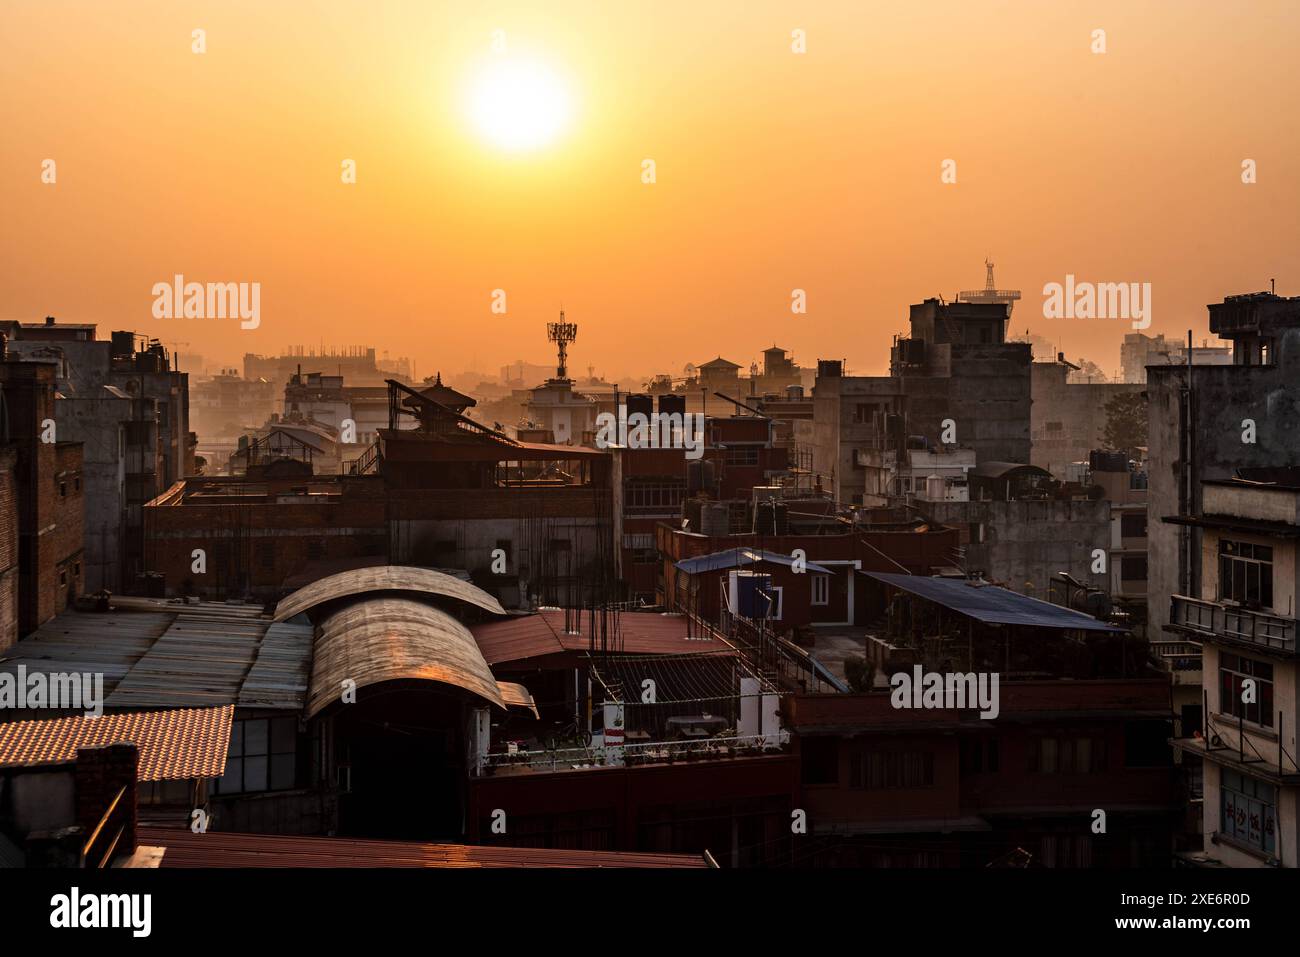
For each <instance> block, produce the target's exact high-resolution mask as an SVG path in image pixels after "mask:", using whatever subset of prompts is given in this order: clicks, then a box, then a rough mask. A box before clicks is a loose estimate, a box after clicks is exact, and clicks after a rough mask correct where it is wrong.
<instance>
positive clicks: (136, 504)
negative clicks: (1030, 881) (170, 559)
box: [4, 317, 196, 592]
mask: <svg viewBox="0 0 1300 957" xmlns="http://www.w3.org/2000/svg"><path fill="white" fill-rule="evenodd" d="M4 331H5V332H6V333H7V335H8V336H9V339H8V355H9V356H10V358H11V359H21V360H23V361H31V362H46V363H53V366H54V370H55V384H56V387H57V392H56V396H55V403H54V418H55V419H56V421H57V423H58V430H59V438H60V439H63V440H66V441H73V442H81V443H83V445H84V455H85V495H86V536H85V549H86V560H85V580H84V588H85V590H86V591H92V592H93V591H98V590H100V589H102V588H107V589H109V590H110V591H114V592H125V591H132V590H135V589H136V588H139V587H142V585H141V582H140V581H139V580H138V576H139V575H140V573H141V572H142V571H143V563H142V558H141V552H142V548H143V540H142V519H141V513H140V510H141V508H142V507H143V506H144V504H145V503H146V502H148V501H149V500H150V499H152V498H153V497H154V496H156V495H157V494H158V493H159V492H161V491H162V490H163V489H165V488H167V487H168V486H169V485H171V484H173V483H174V482H177V481H179V480H180V479H181V478H182V477H184V476H186V475H190V474H193V472H194V455H195V446H196V437H195V436H194V434H193V433H192V432H191V431H190V427H189V376H188V375H187V374H186V373H184V372H180V371H177V369H176V368H174V367H175V366H176V365H178V364H179V359H178V357H176V356H169V355H168V353H167V351H166V350H165V349H164V348H163V347H162V345H161V344H160V343H159V342H158V341H157V340H143V338H142V337H140V336H137V335H135V334H134V333H131V332H114V333H113V334H112V336H111V338H110V339H107V340H103V339H97V338H96V327H95V325H94V324H75V323H63V324H61V323H57V322H56V321H55V320H54V319H53V318H52V317H51V318H47V319H46V320H45V322H43V323H7V324H5V329H4Z"/></svg>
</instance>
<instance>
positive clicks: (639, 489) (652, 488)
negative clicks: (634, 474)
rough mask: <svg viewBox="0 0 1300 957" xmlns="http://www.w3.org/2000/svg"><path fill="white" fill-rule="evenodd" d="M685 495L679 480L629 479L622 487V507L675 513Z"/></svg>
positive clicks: (683, 487)
mask: <svg viewBox="0 0 1300 957" xmlns="http://www.w3.org/2000/svg"><path fill="white" fill-rule="evenodd" d="M685 494H686V485H685V483H684V482H682V481H681V480H680V479H650V480H647V479H629V480H628V481H627V482H626V483H625V484H624V486H623V506H624V508H629V509H632V508H644V509H655V510H657V511H673V512H676V511H677V510H678V509H679V508H681V504H682V497H683V496H684V495H685Z"/></svg>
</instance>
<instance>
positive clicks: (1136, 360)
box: [1119, 332, 1232, 385]
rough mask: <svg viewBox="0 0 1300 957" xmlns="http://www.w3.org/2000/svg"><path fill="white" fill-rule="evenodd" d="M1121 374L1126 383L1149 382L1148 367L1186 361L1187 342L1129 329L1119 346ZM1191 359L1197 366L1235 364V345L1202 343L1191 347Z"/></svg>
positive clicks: (1179, 363) (1141, 383)
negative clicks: (1233, 361) (1233, 356)
mask: <svg viewBox="0 0 1300 957" xmlns="http://www.w3.org/2000/svg"><path fill="white" fill-rule="evenodd" d="M1119 360H1120V375H1121V376H1122V377H1123V379H1124V381H1125V382H1128V383H1133V384H1136V385H1146V381H1147V366H1167V365H1186V364H1187V343H1185V342H1183V341H1181V340H1175V339H1169V338H1166V337H1165V336H1164V335H1163V334H1161V335H1158V336H1148V335H1144V334H1142V333H1140V332H1130V333H1127V334H1126V335H1125V336H1124V343H1123V344H1122V345H1121V346H1120V348H1119ZM1192 362H1193V363H1195V364H1196V365H1207V366H1209V365H1215V366H1226V365H1232V346H1230V345H1214V346H1211V345H1209V344H1208V343H1206V342H1202V344H1201V345H1199V346H1197V347H1196V348H1195V349H1193V350H1192Z"/></svg>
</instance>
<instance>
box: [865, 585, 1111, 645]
mask: <svg viewBox="0 0 1300 957" xmlns="http://www.w3.org/2000/svg"><path fill="white" fill-rule="evenodd" d="M863 574H864V575H867V576H869V577H871V578H874V579H875V580H876V581H879V582H883V583H884V584H886V585H889V586H891V587H893V588H898V589H901V590H903V591H906V592H911V593H912V594H913V595H918V596H920V597H921V598H924V599H926V600H927V601H932V602H934V603H936V604H939V605H943V606H944V607H945V608H949V609H951V610H953V611H955V612H957V613H958V614H961V615H965V616H967V617H968V618H974V619H975V620H976V621H980V622H983V623H984V624H996V625H1023V626H1026V627H1031V628H1051V629H1056V630H1058V631H1109V632H1122V631H1123V630H1124V629H1122V628H1119V627H1117V626H1115V625H1109V624H1107V623H1106V622H1104V621H1098V620H1097V619H1096V618H1093V617H1092V616H1091V615H1085V614H1084V613H1083V612H1080V611H1074V610H1073V609H1071V608H1065V607H1062V606H1061V605H1054V604H1052V603H1051V602H1046V601H1042V600H1041V599H1038V598H1030V597H1029V596H1027V595H1021V594H1018V593H1016V592H1013V591H1009V590H1008V589H1006V588H1001V587H999V586H997V585H989V584H985V583H983V582H972V581H967V580H966V579H958V578H926V577H923V576H920V575H890V574H886V573H884V572H863Z"/></svg>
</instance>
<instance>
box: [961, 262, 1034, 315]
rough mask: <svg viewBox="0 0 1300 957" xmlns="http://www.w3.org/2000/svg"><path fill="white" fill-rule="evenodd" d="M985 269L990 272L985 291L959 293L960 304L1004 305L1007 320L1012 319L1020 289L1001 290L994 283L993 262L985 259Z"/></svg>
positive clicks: (985, 281)
mask: <svg viewBox="0 0 1300 957" xmlns="http://www.w3.org/2000/svg"><path fill="white" fill-rule="evenodd" d="M984 267H985V269H986V270H988V272H987V275H986V276H985V279H984V288H983V289H967V290H964V291H962V292H959V293H957V301H958V302H983V303H992V304H994V305H999V304H1000V305H1004V306H1006V307H1007V318H1008V319H1010V318H1011V310H1012V309H1013V308H1014V307H1015V304H1016V300H1017V299H1019V298H1020V290H1019V289H999V288H998V286H997V283H995V282H994V281H993V260H992V259H989V258H988V257H985V259H984Z"/></svg>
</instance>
